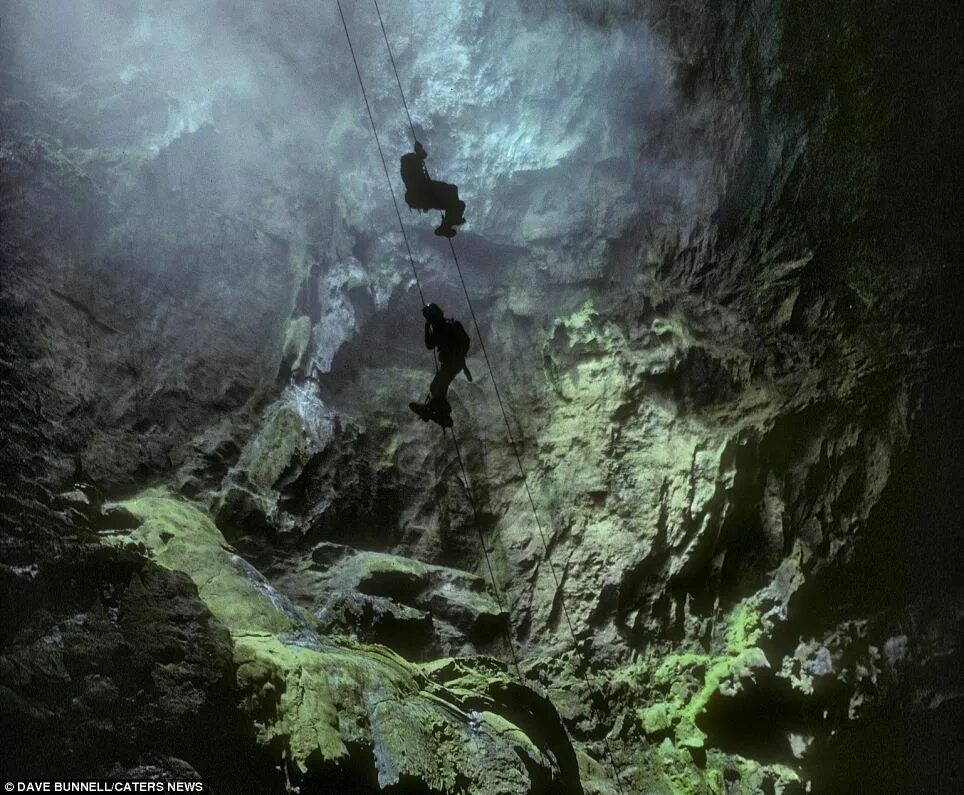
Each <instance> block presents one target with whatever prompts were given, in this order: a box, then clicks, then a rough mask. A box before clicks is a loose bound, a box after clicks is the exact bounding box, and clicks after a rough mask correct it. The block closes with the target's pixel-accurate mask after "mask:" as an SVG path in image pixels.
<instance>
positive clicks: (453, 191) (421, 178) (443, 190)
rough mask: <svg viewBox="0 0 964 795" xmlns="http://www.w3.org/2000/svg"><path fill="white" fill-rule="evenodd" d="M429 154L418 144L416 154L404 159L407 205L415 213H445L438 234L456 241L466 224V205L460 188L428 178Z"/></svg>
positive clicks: (403, 169) (403, 178)
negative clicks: (463, 225) (460, 194)
mask: <svg viewBox="0 0 964 795" xmlns="http://www.w3.org/2000/svg"><path fill="white" fill-rule="evenodd" d="M427 157H428V153H427V152H426V151H425V147H424V146H422V145H421V144H420V143H419V142H418V141H416V142H415V151H414V152H409V153H407V154H404V155H402V166H401V170H402V182H404V183H405V201H406V202H407V203H408V206H409V207H411V208H412V209H414V210H421V211H422V212H425V211H427V210H441V211H442V212H443V213H444V215H443V217H442V223H441V224H439V226H438V228H437V229H436V230H435V234H437V235H441V236H442V237H455V227H456V226H461V225H462V224H464V223H465V202H464V201H462V200H460V199H459V189H458V186H457V185H450V184H449V183H448V182H439V181H438V180H434V179H432V178H431V177H430V176H429V175H428V170H427V169H426V168H425V159H426V158H427Z"/></svg>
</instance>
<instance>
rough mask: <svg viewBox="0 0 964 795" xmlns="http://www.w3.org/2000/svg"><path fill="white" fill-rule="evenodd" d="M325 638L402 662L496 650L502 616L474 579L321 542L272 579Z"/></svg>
mask: <svg viewBox="0 0 964 795" xmlns="http://www.w3.org/2000/svg"><path fill="white" fill-rule="evenodd" d="M274 579H275V580H276V582H277V583H278V585H279V587H281V588H282V589H283V590H284V591H285V592H286V593H288V594H291V595H292V596H293V598H295V599H296V601H298V602H299V603H300V604H301V605H302V606H304V607H306V608H307V609H309V610H311V611H312V612H313V613H314V615H315V617H316V618H317V619H318V621H319V623H320V625H321V627H322V628H323V629H324V630H325V631H326V632H338V633H343V634H350V635H353V636H357V637H358V638H359V639H360V640H362V641H365V642H371V643H382V644H384V645H386V646H389V647H390V648H392V649H394V650H395V651H397V652H398V653H400V654H402V655H403V656H405V657H406V658H408V659H413V660H423V659H427V660H430V659H434V658H437V657H447V656H451V655H456V654H458V655H463V654H474V653H476V651H477V650H479V649H489V648H493V647H495V648H500V647H501V644H502V642H503V636H504V632H505V630H506V629H507V626H508V614H507V613H506V611H505V610H504V609H503V608H500V607H499V605H498V603H497V602H496V601H495V600H494V599H493V598H492V596H490V595H489V593H488V592H487V590H488V589H487V587H486V582H485V581H484V580H483V579H482V578H481V577H479V576H477V575H473V574H469V573H467V572H464V571H459V570H457V569H450V568H446V567H443V566H434V565H429V564H426V563H421V562H419V561H417V560H412V559H411V558H405V557H399V556H396V555H388V554H385V553H379V552H365V551H357V550H354V549H352V548H350V547H345V546H341V545H338V544H332V543H328V542H322V543H320V544H318V545H316V546H315V547H314V549H313V550H312V552H311V557H310V561H308V562H306V563H304V564H303V565H302V566H300V567H298V568H296V569H294V570H290V571H286V572H285V573H280V572H279V573H278V574H277V576H275V578H274Z"/></svg>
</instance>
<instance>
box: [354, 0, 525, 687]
mask: <svg viewBox="0 0 964 795" xmlns="http://www.w3.org/2000/svg"><path fill="white" fill-rule="evenodd" d="M335 2H336V4H337V6H338V13H339V15H340V16H341V24H342V27H343V28H344V29H345V38H346V39H347V41H348V49H349V52H351V57H352V62H353V63H354V64H355V74H356V75H357V76H358V85H359V86H360V87H361V91H362V97H363V98H364V99H365V108H366V110H367V111H368V119H369V121H370V122H371V125H372V133H373V134H374V136H375V144H376V146H377V147H378V154H379V157H380V158H381V161H382V168H383V169H384V171H385V181H386V182H388V189H389V192H390V193H391V195H392V203H393V204H394V205H395V215H396V216H397V218H398V226H399V228H400V229H401V230H402V237H403V238H404V239H405V248H406V250H407V251H408V261H409V264H410V265H411V267H412V274H413V275H414V277H415V284H416V286H417V287H418V294H419V298H420V299H421V302H422V306H424V305H425V293H424V292H423V291H422V285H421V282H420V280H419V277H418V269H417V268H416V267H415V258H414V257H413V256H412V250H411V247H410V246H409V243H408V235H407V234H406V232H405V225H404V223H402V215H401V213H400V212H399V209H398V202H397V201H396V199H395V190H394V189H393V188H392V180H391V177H390V176H389V173H388V165H387V163H386V161H385V154H384V152H383V150H382V145H381V143H380V141H379V138H378V129H377V127H376V126H375V117H374V115H373V114H372V109H371V105H370V104H369V102H368V93H367V92H366V91H365V81H364V80H363V79H362V76H361V70H360V69H359V68H358V59H357V58H356V57H355V48H354V47H353V46H352V42H351V34H349V32H348V23H347V22H346V21H345V14H344V11H342V7H341V0H335ZM379 18H381V15H379ZM382 31H383V32H384V27H383V28H382ZM387 41H388V39H387V37H386V43H387ZM393 60H394V59H393ZM396 77H397V73H396ZM399 87H401V85H399ZM406 112H408V110H407V108H406ZM409 119H410V120H411V117H409ZM412 132H413V135H414V128H413V131H412ZM432 358H433V360H434V362H435V371H436V373H437V372H438V358H437V357H436V355H435V351H434V350H433V351H432ZM449 432H450V433H451V436H452V443H453V445H454V447H455V455H456V458H457V459H458V462H459V467H460V469H461V470H462V479H463V482H464V483H465V493H466V495H468V498H469V503H470V505H471V506H472V514H473V517H474V519H475V529H476V532H477V533H478V536H479V543H480V544H481V546H482V554H483V555H484V557H485V563H486V567H487V569H488V572H489V578H490V579H491V582H492V592H493V594H494V595H495V599H496V604H498V606H499V610H500V611H502V612H504V613H505V614H506V615H507V616H509V617H510V623H511V613H510V611H509V610H508V608H507V607H506V603H505V601H504V600H503V597H502V594H501V593H500V591H499V587H498V583H497V581H496V579H495V571H494V570H493V568H492V561H491V559H490V558H489V552H488V550H487V549H486V546H485V537H484V536H483V535H482V525H481V521H480V517H479V511H478V508H477V507H476V503H475V498H474V497H473V495H472V489H471V488H470V486H469V478H468V474H467V472H466V469H465V462H464V461H463V459H462V452H461V450H460V449H459V443H458V439H457V438H456V436H455V431H454V430H453V429H451V428H449ZM442 434H443V436H444V434H445V429H444V428H443V429H442ZM503 631H504V633H505V639H506V642H507V644H508V646H509V652H510V654H511V656H512V661H513V664H514V666H515V669H516V674H517V675H518V677H519V679H520V681H522V682H524V681H525V676H524V674H523V673H522V668H521V667H520V665H519V658H518V655H517V654H516V651H515V645H514V644H513V642H512V636H511V634H510V633H509V629H508V627H505V628H504V630H503Z"/></svg>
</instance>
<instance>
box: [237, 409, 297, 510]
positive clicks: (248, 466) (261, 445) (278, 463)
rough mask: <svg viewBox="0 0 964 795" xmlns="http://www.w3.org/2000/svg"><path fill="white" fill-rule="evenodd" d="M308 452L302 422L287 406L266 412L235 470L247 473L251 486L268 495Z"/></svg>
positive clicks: (295, 412)
mask: <svg viewBox="0 0 964 795" xmlns="http://www.w3.org/2000/svg"><path fill="white" fill-rule="evenodd" d="M306 451H307V441H306V439H305V430H304V422H303V421H302V419H301V416H300V415H299V414H298V412H297V411H295V410H294V409H293V408H292V407H290V406H284V405H275V406H272V407H271V409H269V415H268V417H267V418H266V422H265V423H264V425H262V427H261V429H260V430H259V431H258V434H257V435H256V436H255V437H254V438H253V439H252V440H251V441H250V442H249V443H248V445H247V446H246V447H245V448H244V451H243V452H242V453H241V458H240V460H239V461H238V468H239V469H241V470H242V471H244V472H246V473H247V476H248V480H249V481H250V482H251V484H252V486H254V488H255V489H256V490H258V491H259V492H260V493H262V494H267V493H268V492H270V491H271V489H272V488H273V487H274V485H275V483H277V482H278V479H279V478H280V477H281V476H282V474H284V472H285V470H286V469H288V467H289V466H290V465H291V463H292V462H293V461H297V460H299V459H301V458H302V457H303V456H304V455H305V453H306Z"/></svg>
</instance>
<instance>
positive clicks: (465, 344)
mask: <svg viewBox="0 0 964 795" xmlns="http://www.w3.org/2000/svg"><path fill="white" fill-rule="evenodd" d="M448 323H449V324H450V325H449V328H450V330H451V332H452V342H453V343H454V344H453V346H452V347H453V348H454V349H455V352H456V353H458V355H459V356H461V357H462V358H463V359H464V358H465V356H466V355H467V354H468V352H469V348H470V347H471V346H472V338H471V337H470V336H469V335H468V332H467V331H466V330H465V328H464V327H463V326H462V324H461V323H459V321H457V320H449V321H448Z"/></svg>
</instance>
